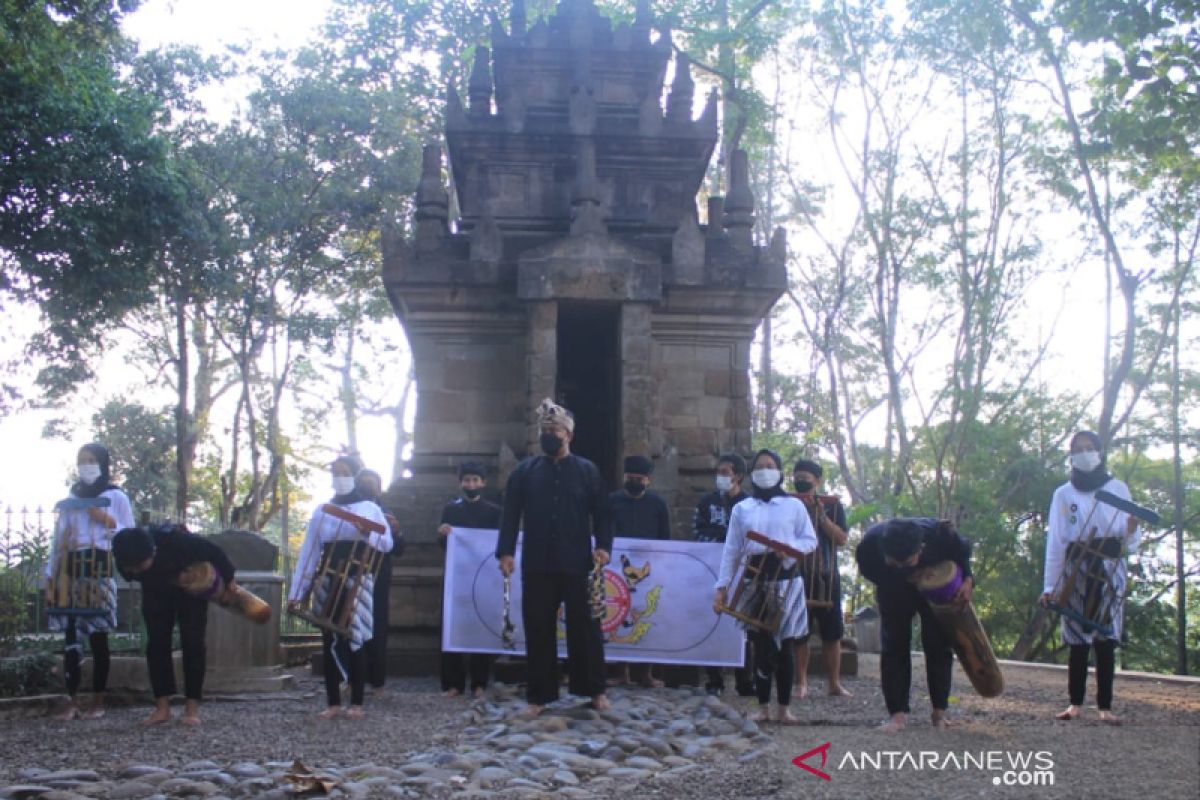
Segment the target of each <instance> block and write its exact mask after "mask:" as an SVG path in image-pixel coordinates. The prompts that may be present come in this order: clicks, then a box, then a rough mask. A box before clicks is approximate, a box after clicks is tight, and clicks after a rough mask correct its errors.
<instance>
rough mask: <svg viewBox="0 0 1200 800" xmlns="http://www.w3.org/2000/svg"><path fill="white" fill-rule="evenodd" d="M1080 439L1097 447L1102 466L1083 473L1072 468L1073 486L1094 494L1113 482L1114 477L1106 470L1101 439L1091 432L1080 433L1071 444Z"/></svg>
mask: <svg viewBox="0 0 1200 800" xmlns="http://www.w3.org/2000/svg"><path fill="white" fill-rule="evenodd" d="M1080 437H1083V438H1084V439H1087V440H1088V441H1090V442H1091V443H1092V444H1093V445H1095V446H1096V452H1097V453H1099V454H1100V464H1099V465H1098V466H1097V467H1096V468H1095V469H1094V470H1092V471H1091V472H1081V471H1080V470H1077V469H1075V467H1071V485H1072V486H1074V487H1075V488H1076V489H1078V490H1079V491H1081V492H1094V491H1096V490H1097V489H1099V488H1100V487H1101V486H1103V485H1104V484H1106V483H1108V482H1109V481H1110V480H1112V475H1109V474H1108V470H1107V469H1106V467H1107V464H1106V459H1105V456H1104V449H1103V448H1102V447H1100V437H1099V436H1097V435H1096V434H1094V433H1092V432H1091V431H1079V433H1076V434H1075V435H1074V436H1072V437H1071V442H1072V443H1074V442H1075V440H1076V439H1078V438H1080Z"/></svg>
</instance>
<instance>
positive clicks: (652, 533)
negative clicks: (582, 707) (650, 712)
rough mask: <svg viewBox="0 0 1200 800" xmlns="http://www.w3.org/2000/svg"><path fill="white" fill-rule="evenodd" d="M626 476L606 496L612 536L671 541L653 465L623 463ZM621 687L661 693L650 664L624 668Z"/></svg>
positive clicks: (637, 460)
mask: <svg viewBox="0 0 1200 800" xmlns="http://www.w3.org/2000/svg"><path fill="white" fill-rule="evenodd" d="M624 467H625V474H624V476H623V478H622V481H623V484H622V487H621V488H620V489H618V490H617V491H615V492H613V493H612V494H610V495H609V496H608V502H609V505H610V506H611V507H612V517H613V534H614V535H615V536H625V537H627V538H630V539H656V540H659V541H664V540H667V539H670V538H671V511H670V509H668V508H667V501H666V500H663V498H662V495H660V494H658V493H657V492H653V491H651V490H650V482H651V480H652V477H651V476H653V475H654V462H653V461H651V460H650V459H648V458H646V457H645V456H629V457H628V458H626V459H625V464H624ZM621 673H622V679H623V682H624V683H634V682H636V683H637V684H638V685H640V686H644V687H645V688H647V689H661V688H662V687H663V682H662V681H661V680H659V679H658V678H655V677H654V674H653V665H652V664H637V665H634V666H632V667H631V666H630V665H629V664H625V665H623V667H622V670H621Z"/></svg>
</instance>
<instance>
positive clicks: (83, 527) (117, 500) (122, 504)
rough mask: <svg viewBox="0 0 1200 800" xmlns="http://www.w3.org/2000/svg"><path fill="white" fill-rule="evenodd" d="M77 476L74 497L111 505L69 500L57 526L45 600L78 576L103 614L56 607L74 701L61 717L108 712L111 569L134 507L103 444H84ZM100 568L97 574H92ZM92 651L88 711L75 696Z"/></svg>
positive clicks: (113, 608) (55, 627)
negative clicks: (86, 653)
mask: <svg viewBox="0 0 1200 800" xmlns="http://www.w3.org/2000/svg"><path fill="white" fill-rule="evenodd" d="M75 465H76V469H77V475H78V480H76V481H75V483H74V484H73V485H72V486H71V498H70V499H71V500H95V499H97V498H105V499H107V500H108V506H107V507H102V506H99V505H85V504H83V503H75V504H71V503H69V502H67V503H64V504H63V507H62V508H61V510H60V512H59V515H58V521H57V522H56V524H55V526H54V539H53V541H52V543H51V545H50V557H49V558H48V559H47V560H46V566H45V570H44V578H45V582H46V604H47V606H48V607H49V606H51V605H52V604H53V603H54V602H55V600H56V591H55V590H56V589H59V590H62V589H64V587H60V586H56V585H55V583H56V581H58V580H62V579H63V577H62V576H67V575H70V576H76V577H78V578H81V579H82V580H84V581H90V582H94V583H95V584H96V585H95V588H96V589H97V590H98V591H97V596H98V598H99V600H100V606H101V609H102V613H100V614H97V615H92V614H89V615H86V616H79V615H75V614H60V613H55V612H54V611H53V610H51V613H50V615H49V628H50V630H52V631H62V632H63V633H65V634H66V647H65V648H64V650H63V677H64V678H65V679H66V688H67V695H68V696H69V697H70V698H71V704H70V706H69V707H68V708H67V710H66V711H64V712H63V713H62V714H60V715H59V717H58V718H59V719H60V720H64V721H65V720H70V719H78V718H80V717H81V716H82V717H87V718H90V719H95V718H98V717H102V716H104V693H105V691H106V690H107V688H108V667H109V653H108V632H109V631H111V630H113V629H115V628H116V627H117V584H116V581H115V580H114V579H113V577H112V576H113V572H112V555H111V554H112V537H113V534H114V533H115V532H116V531H118V530H120V529H122V528H131V527H133V507H132V506H131V505H130V503H129V498H128V497H127V496H126V495H125V493H124V492H122V491H121V490H120V489H118V488H117V487H116V486H114V485H113V483H112V473H111V460H110V458H109V455H108V450H107V449H106V448H105V447H104V445H101V444H96V443H94V442H93V443H92V444H85V445H84V446H83V447H81V448H80V449H79V453H78V455H77V456H76V459H75ZM72 506H74V507H72ZM93 566H96V567H97V569H96V575H90V574H88V573H89V572H90V571H91V569H92V567H93ZM82 637H86V638H87V640H88V644H89V646H90V647H91V649H92V705H91V708H89V709H88V710H87V712H83V711H82V710H81V709H80V707H79V704H78V702H77V701H76V698H75V695H76V693H77V692H78V691H79V683H80V680H81V677H82V676H81V669H80V664H81V663H82V662H83V642H82V641H81V638H82Z"/></svg>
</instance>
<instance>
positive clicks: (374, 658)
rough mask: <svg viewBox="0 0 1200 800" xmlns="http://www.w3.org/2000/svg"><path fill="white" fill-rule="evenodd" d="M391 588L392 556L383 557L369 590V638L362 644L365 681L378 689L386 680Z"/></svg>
mask: <svg viewBox="0 0 1200 800" xmlns="http://www.w3.org/2000/svg"><path fill="white" fill-rule="evenodd" d="M391 590H392V556H391V554H390V553H389V554H388V555H386V556H384V557H383V564H382V565H381V566H380V567H379V574H378V575H377V576H376V577H375V588H374V589H373V590H372V592H371V601H372V606H371V611H372V614H371V616H372V619H373V623H372V631H373V633H372V634H371V640H370V641H369V642H367V643H366V644H364V645H363V648H364V649H365V650H366V651H367V655H366V659H367V682H368V683H370V684H371V685H372V686H374V687H375V688H376V689H379V688H381V687H382V686H383V684H384V683H385V682H386V681H387V642H388V624H389V617H390V609H389V608H388V606H389V603H388V596H389V595H390V594H391Z"/></svg>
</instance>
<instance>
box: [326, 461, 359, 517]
mask: <svg viewBox="0 0 1200 800" xmlns="http://www.w3.org/2000/svg"><path fill="white" fill-rule="evenodd" d="M334 464H345V465H346V466H347V467H349V468H350V477H352V478H356V477H358V473H360V472H362V470H363V463H362V462H361V461H359V460H358V458H356V457H355V456H338V457H337V458H335V459H334V460H333V463H332V464H330V465H329V466H330V468H332V467H333V465H334ZM366 499H367V498H366V497H364V496H363V494H362V492H360V491H359V490H358V481H355V482H354V488H353V489H351V490H350V491H348V492H346V493H345V494H335V495H334V496H333V499H332V500H330V501H329V502H331V503H333V504H334V505H335V506H348V505H350V504H351V503H359V502H362V501H363V500H366Z"/></svg>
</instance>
